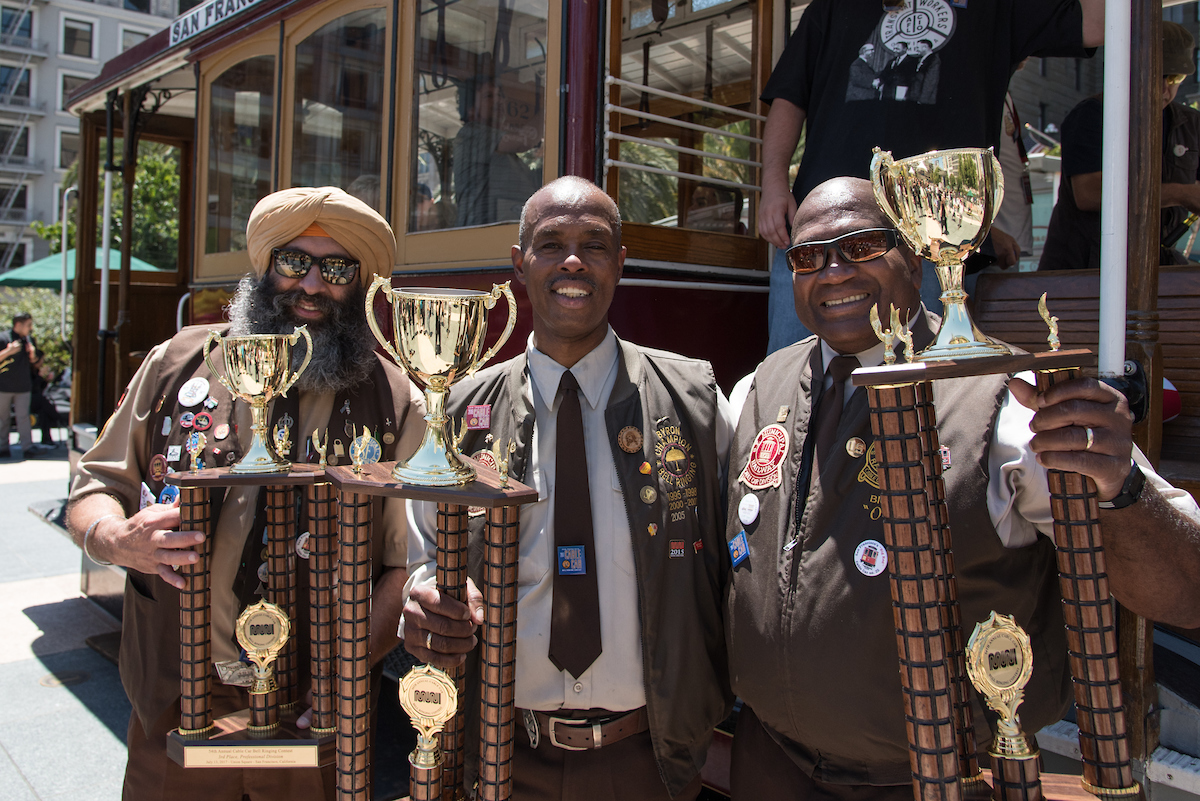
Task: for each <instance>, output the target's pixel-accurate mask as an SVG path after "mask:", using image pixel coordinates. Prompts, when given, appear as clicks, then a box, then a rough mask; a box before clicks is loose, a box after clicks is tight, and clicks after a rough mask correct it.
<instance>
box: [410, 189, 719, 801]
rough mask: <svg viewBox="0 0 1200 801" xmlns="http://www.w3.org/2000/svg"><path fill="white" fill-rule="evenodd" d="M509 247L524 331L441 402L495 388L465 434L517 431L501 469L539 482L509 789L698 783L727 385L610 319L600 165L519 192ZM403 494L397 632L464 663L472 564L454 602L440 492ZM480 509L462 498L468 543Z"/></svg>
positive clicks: (532, 791) (715, 686) (531, 508)
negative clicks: (405, 592)
mask: <svg viewBox="0 0 1200 801" xmlns="http://www.w3.org/2000/svg"><path fill="white" fill-rule="evenodd" d="M512 261H513V268H514V270H515V272H516V277H517V280H518V281H520V282H521V283H522V284H523V285H524V286H525V289H526V291H527V292H528V295H529V304H530V306H531V307H532V309H533V334H532V336H531V337H530V339H529V344H528V346H527V347H526V349H525V352H524V353H523V354H522V355H520V356H519V357H517V358H516V359H513V360H511V361H509V362H506V363H505V364H501V365H498V366H495V367H491V368H488V369H486V370H482V371H480V372H479V374H477V375H476V376H475V377H474V378H473V379H471V380H468V381H464V382H463V383H462V384H458V385H456V386H455V388H454V391H453V393H451V398H450V407H451V408H450V409H449V411H450V413H451V415H452V416H456V417H457V416H461V415H463V414H464V413H465V412H466V410H467V407H474V408H476V409H478V408H479V407H480V406H484V405H486V406H488V407H490V428H489V429H487V430H483V429H478V430H472V431H468V432H467V438H466V439H465V441H464V443H463V451H464V452H465V453H471V454H475V455H477V456H478V455H479V454H480V452H486V449H487V444H486V437H487V435H491V438H492V439H494V440H495V441H498V442H500V443H501V444H502V445H503V444H505V443H507V442H509V441H510V440H512V441H513V442H514V443H515V446H516V447H515V451H514V452H513V454H512V457H511V475H512V476H513V477H514V478H516V479H517V480H519V481H521V482H523V483H525V484H527V485H529V486H532V487H535V488H537V490H538V492H539V500H538V502H537V503H534V504H530V505H528V506H523V507H521V520H520V522H521V531H520V543H521V544H520V567H519V575H520V585H519V587H518V600H517V656H516V665H517V671H516V705H517V707H518V720H521V721H523V722H524V724H525V729H526V731H525V732H518V736H517V747H516V757H515V761H514V764H513V780H514V797H516V798H523V799H560V798H563V799H568V798H569V799H572V801H578V800H580V799H583V800H585V801H586V800H587V799H605V800H608V799H611V800H612V801H616V799H623V800H628V799H663V801H666V800H667V799H672V798H676V799H678V798H683V799H692V798H695V797H696V795H697V794H698V793H699V790H700V778H699V771H700V768H701V766H702V765H703V764H704V760H705V754H706V750H707V747H708V743H709V741H710V739H711V736H712V729H713V726H714V725H716V724H717V723H719V722H720V721H721V720H722V719H723V718H724V717H725V715H726V714H727V712H728V710H729V704H730V701H731V700H732V699H731V697H730V695H729V691H728V676H727V673H726V657H725V644H724V638H723V636H722V631H721V598H722V587H723V582H724V579H725V576H726V574H727V570H728V565H729V559H728V556H727V555H726V553H725V549H724V547H723V543H722V541H721V528H722V526H723V517H722V507H721V480H722V479H721V476H722V464H723V463H724V459H725V455H726V452H727V450H728V443H729V436H730V424H729V421H728V418H727V416H726V414H727V412H726V405H725V400H724V397H723V396H722V395H721V392H720V390H719V389H718V388H717V385H716V381H715V380H714V378H713V373H712V368H711V366H710V365H709V364H708V363H707V362H702V361H697V360H694V359H686V358H684V357H682V356H677V355H674V354H671V353H664V352H662V351H655V350H650V349H647V348H642V347H639V346H637V345H633V344H631V343H629V342H625V341H623V340H622V339H620V338H619V337H617V335H616V334H615V333H614V332H613V330H612V328H611V327H610V326H609V324H608V309H609V306H610V304H611V303H612V302H613V295H614V292H615V291H616V289H617V284H618V282H619V281H620V279H621V271H622V266H623V264H624V261H625V249H624V248H623V247H622V246H621V221H620V215H619V213H618V211H617V207H616V205H615V204H614V203H613V201H612V200H611V199H610V198H609V197H608V195H606V194H605V193H604V192H603V191H602V190H600V189H599V188H598V187H596V186H595V185H594V184H592V183H590V182H588V181H585V180H583V179H580V178H560V179H559V180H557V181H554V182H553V183H551V184H549V185H547V186H546V187H544V188H543V189H541V190H540V191H539V192H538V193H537V194H535V195H534V196H533V197H532V198H530V199H529V201H528V203H527V204H526V205H525V209H524V212H523V214H522V215H521V227H520V244H518V245H514V246H513V249H512ZM412 514H413V524H414V525H413V531H414V534H413V536H414V540H413V542H412V543H411V544H410V546H409V570H410V578H409V587H410V597H409V600H408V602H407V603H406V605H405V608H404V622H403V630H402V633H403V636H404V640H405V643H406V646H407V648H408V650H409V651H410V652H412V653H413V655H414V656H416V657H417V658H419V659H422V660H424V661H428V662H431V663H432V664H435V665H439V666H443V667H448V666H451V665H455V664H459V663H461V662H462V661H463V660H464V659H467V658H468V653H470V661H469V664H471V663H472V662H473V661H474V659H475V658H476V657H475V654H474V653H473V649H474V647H475V644H476V640H477V638H476V636H475V632H476V629H477V627H478V626H479V624H480V623H482V620H483V613H482V609H481V599H480V596H479V592H478V590H476V589H475V586H474V583H472V585H471V586H470V587H469V591H468V603H467V604H462V603H459V602H457V601H454V600H452V599H450V598H447V597H442V596H440V595H439V594H438V592H437V590H436V587H435V584H434V556H435V547H436V536H435V532H436V520H435V514H436V507H435V506H434V504H423V503H416V504H413V507H412ZM482 523H483V517H482V516H476V517H473V518H471V538H472V548H471V553H473V554H474V553H477V549H476V547H475V543H477V542H478V540H479V538H480V537H481V528H482ZM476 561H477V560H476ZM476 561H472V563H471V575H472V576H473V578H474V582H476V583H477V582H478V581H479V577H480V565H479V564H477V563H476ZM473 680H474V679H473V678H472V674H471V673H468V682H470V681H473ZM527 735H528V736H527ZM468 765H470V762H468ZM470 783H471V777H470V776H468V785H469V784H470Z"/></svg>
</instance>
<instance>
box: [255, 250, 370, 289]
mask: <svg viewBox="0 0 1200 801" xmlns="http://www.w3.org/2000/svg"><path fill="white" fill-rule="evenodd" d="M271 262H272V263H273V264H274V265H275V272H277V273H279V274H280V275H282V276H283V277H284V278H303V277H304V276H306V275H308V271H309V270H311V269H312V266H313V263H314V262H315V263H316V264H317V268H318V269H319V270H320V271H321V277H322V278H323V279H325V283H327V284H334V285H335V286H342V285H344V284H348V283H350V282H351V281H353V280H354V277H355V276H356V275H358V261H357V260H356V259H347V258H346V257H344V256H325V257H323V258H319V259H318V258H314V257H312V256H310V255H308V254H307V253H305V252H304V251H302V250H284V249H283V248H275V249H274V250H272V251H271Z"/></svg>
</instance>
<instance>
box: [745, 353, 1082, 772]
mask: <svg viewBox="0 0 1200 801" xmlns="http://www.w3.org/2000/svg"><path fill="white" fill-rule="evenodd" d="M820 360H821V357H820V347H819V344H818V342H817V340H816V339H815V338H810V339H807V340H805V341H803V342H801V343H799V344H797V345H794V346H792V347H790V348H787V349H784V350H782V351H779V352H777V353H775V354H773V355H771V356H769V357H768V358H767V360H766V361H764V362H763V364H762V366H760V367H759V369H758V373H757V376H756V378H755V382H754V386H753V387H752V388H751V390H750V394H749V397H748V398H747V399H746V405H745V406H744V407H743V409H742V414H741V419H740V420H739V424H738V430H737V435H736V438H735V441H734V447H733V451H732V454H731V455H730V465H729V474H730V491H729V509H730V519H729V526H728V530H727V537H728V538H729V539H732V538H734V537H735V536H737V534H738V532H740V531H741V530H742V529H743V528H744V529H745V531H746V536H747V541H748V543H749V558H748V559H747V560H746V561H745V562H742V563H741V564H740V565H738V566H737V567H736V568H734V572H733V579H732V586H731V589H730V595H729V609H730V613H729V615H728V617H727V626H728V636H729V653H730V673H731V676H732V680H733V688H734V692H736V693H737V695H738V696H740V697H741V698H742V699H743V700H744V701H745V702H746V703H748V704H750V706H751V707H753V709H754V711H755V713H756V714H757V715H758V717H759V718H760V719H761V720H762V722H763V723H764V725H765V726H766V727H767V730H768V731H770V732H771V733H772V735H773V736H774V737H775V739H776V740H777V741H778V742H779V743H780V745H781V746H782V747H783V748H784V750H785V751H786V752H787V753H788V754H789V756H791V758H792V759H793V760H794V761H795V762H796V764H797V765H799V766H800V767H801V768H803V769H804V770H805V771H806V772H807V773H809V774H810V775H812V776H814V777H815V778H817V779H818V780H821V781H825V782H831V783H839V784H876V785H886V784H907V783H908V782H909V781H910V778H911V774H910V771H909V761H908V746H907V742H908V740H907V736H906V734H905V727H904V711H903V707H902V697H901V691H900V680H899V672H898V657H897V653H896V637H895V623H894V621H893V617H892V600H891V592H890V589H889V584H888V574H887V571H886V570H885V571H883V572H882V573H880V574H879V575H876V576H873V577H868V576H867V575H865V574H864V573H863V572H860V570H859V569H858V568H857V567H856V566H855V551H856V549H857V548H858V546H859V544H860V543H862V542H863V541H865V540H875V541H877V542H880V543H882V542H883V525H882V523H881V522H880V516H881V512H880V505H879V490H878V487H877V484H878V476H877V474H876V472H875V468H876V462H875V449H874V447H871V448H869V449H868V451H867V453H866V454H864V455H862V456H859V457H857V458H854V457H851V456H850V454H849V453H848V452H847V450H846V449H845V448H844V447H843V445H844V444H845V443H846V441H847V440H849V439H850V438H851V437H859V438H861V439H862V440H863V442H865V443H871V441H872V435H871V425H870V419H869V413H868V407H867V399H866V392H865V390H863V389H858V390H857V391H855V393H854V394H853V396H851V399H850V401H849V402H848V404H847V405H846V407H845V411H844V413H843V415H842V419H841V422H840V424H839V426H838V432H837V437H836V442H837V445H835V447H834V451H833V455H832V456H830V457H829V459H828V463H827V464H826V465H824V466H823V469H822V472H821V475H820V477H819V478H816V479H814V480H813V481H812V482H811V483H810V484H809V487H810V491H809V493H808V496H807V499H806V502H805V504H804V508H803V511H802V514H801V519H800V521H799V525H798V526H797V522H796V508H795V503H796V492H795V489H796V480H797V475H798V473H799V472H800V469H801V462H802V458H801V456H802V449H803V445H804V441H805V437H806V436H807V434H808V420H809V415H810V402H811V400H812V385H813V384H814V383H817V386H818V387H819V386H820V384H819V382H820V381H821V376H822V373H821V372H818V371H820V370H821V369H822V368H821V363H820ZM814 374H815V375H816V377H815V378H814ZM1005 386H1006V376H988V377H982V378H971V379H955V380H947V381H938V382H936V383H935V384H934V398H935V402H936V404H937V409H938V418H939V431H940V436H941V442H942V444H943V445H944V446H947V447H949V448H950V455H951V460H952V467H951V469H950V470H949V471H947V472H946V474H945V481H946V494H947V497H948V498H949V508H950V523H951V530H952V534H953V546H954V559H955V563H956V564H955V566H956V574H957V577H958V597H959V601H960V603H961V612H962V622H963V629H964V631H965V632H966V633H967V635H969V634H970V632H971V631H972V629H973V628H974V627H975V624H976V623H977V622H980V621H982V620H984V619H985V618H986V617H987V615H988V612H990V611H991V610H993V609H995V610H996V611H998V612H1002V613H1005V614H1011V615H1014V616H1015V617H1016V619H1017V622H1018V623H1019V624H1020V625H1021V626H1023V627H1024V628H1025V630H1026V631H1027V632H1028V633H1029V635H1030V637H1031V638H1032V641H1033V647H1034V674H1033V679H1032V681H1031V682H1030V685H1029V686H1028V688H1027V689H1026V695H1025V699H1026V700H1025V703H1024V705H1023V706H1022V707H1021V720H1022V723H1023V724H1024V727H1025V729H1026V731H1028V732H1031V733H1032V732H1036V731H1037V730H1038V729H1039V728H1040V727H1042V726H1043V725H1046V724H1048V723H1050V722H1052V721H1054V720H1057V719H1058V718H1059V717H1060V716H1061V714H1062V712H1063V711H1064V708H1065V704H1066V701H1067V699H1068V697H1069V695H1068V694H1069V680H1070V679H1069V675H1068V673H1067V671H1066V638H1065V634H1064V630H1063V622H1062V614H1061V610H1060V601H1059V596H1058V585H1057V574H1056V570H1055V567H1054V547H1053V544H1052V543H1051V542H1050V540H1049V539H1047V538H1044V537H1040V538H1039V539H1038V542H1037V543H1036V544H1034V545H1031V546H1029V547H1027V548H1016V549H1007V548H1004V547H1003V545H1002V544H1001V542H1000V540H999V537H998V536H997V534H996V532H995V529H994V528H993V526H992V523H991V520H990V517H989V515H988V511H987V506H986V500H985V498H986V491H987V485H988V475H987V459H988V456H987V455H988V448H989V444H990V442H991V437H992V427H993V425H994V422H995V416H996V411H997V409H998V408H999V403H1000V401H1001V400H1002V399H1003V393H1004V389H1005ZM783 405H788V406H790V413H789V415H788V418H787V420H786V422H785V423H784V424H783V425H784V427H785V428H786V429H787V431H788V434H789V436H790V443H789V452H788V454H787V456H786V458H785V459H784V462H783V464H782V467H781V469H782V482H781V484H780V486H779V487H778V488H776V489H766V490H760V491H758V492H757V493H756V494H757V495H758V496H759V500H760V502H761V511H760V514H759V516H758V519H757V520H755V521H754V522H753V523H751V524H750V525H747V526H744V527H743V526H742V524H741V522H740V520H739V519H738V516H737V509H738V504H739V503H740V502H741V499H742V497H743V496H744V495H745V494H747V492H748V491H749V490H748V488H747V486H746V485H745V484H743V483H741V482H740V481H739V480H738V476H739V475H740V473H741V471H742V468H743V467H745V465H746V462H747V459H748V455H749V452H750V448H751V445H752V444H753V442H754V438H755V436H756V435H757V434H758V432H759V431H760V430H761V429H762V428H764V427H765V426H767V425H769V424H771V423H774V422H775V420H776V416H777V414H778V413H779V409H780V406H783ZM793 540H795V544H794V545H791V547H790V548H789V547H787V546H788V545H789V543H791V542H792V541H793ZM972 694H973V695H974V692H973V691H972ZM974 701H975V704H974V707H975V727H976V732H977V738H978V742H979V745H980V748H983V747H985V746H986V745H987V744H988V743H989V742H990V741H991V738H992V736H991V732H990V724H989V722H988V719H986V718H985V717H984V714H983V711H982V708H981V705H980V702H979V699H978V697H975V698H974Z"/></svg>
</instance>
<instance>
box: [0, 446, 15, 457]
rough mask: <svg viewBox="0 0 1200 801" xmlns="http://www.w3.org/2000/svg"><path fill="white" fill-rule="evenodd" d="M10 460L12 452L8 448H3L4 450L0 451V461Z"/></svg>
mask: <svg viewBox="0 0 1200 801" xmlns="http://www.w3.org/2000/svg"><path fill="white" fill-rule="evenodd" d="M11 458H12V451H10V450H9V449H8V448H5V449H4V450H2V451H0V459H11Z"/></svg>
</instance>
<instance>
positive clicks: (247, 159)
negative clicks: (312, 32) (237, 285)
mask: <svg viewBox="0 0 1200 801" xmlns="http://www.w3.org/2000/svg"><path fill="white" fill-rule="evenodd" d="M209 95H210V99H209V127H208V130H209V138H208V226H207V230H206V231H205V239H204V243H205V244H204V252H205V253H229V252H231V251H235V250H245V249H246V222H247V220H249V218H250V212H251V211H252V210H253V209H254V204H255V203H257V202H258V199H259V198H261V197H263V196H265V195H267V194H269V193H270V191H271V146H272V137H273V132H274V126H273V125H272V119H273V115H274V109H275V59H274V58H273V57H272V56H257V57H255V58H250V59H246V60H245V61H242V62H240V63H238V64H236V65H234V66H233V67H230V68H229V69H228V70H226V71H225V72H223V73H221V75H220V76H219V77H218V78H217V79H216V80H214V81H213V82H212V84H211V85H210V88H209Z"/></svg>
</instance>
